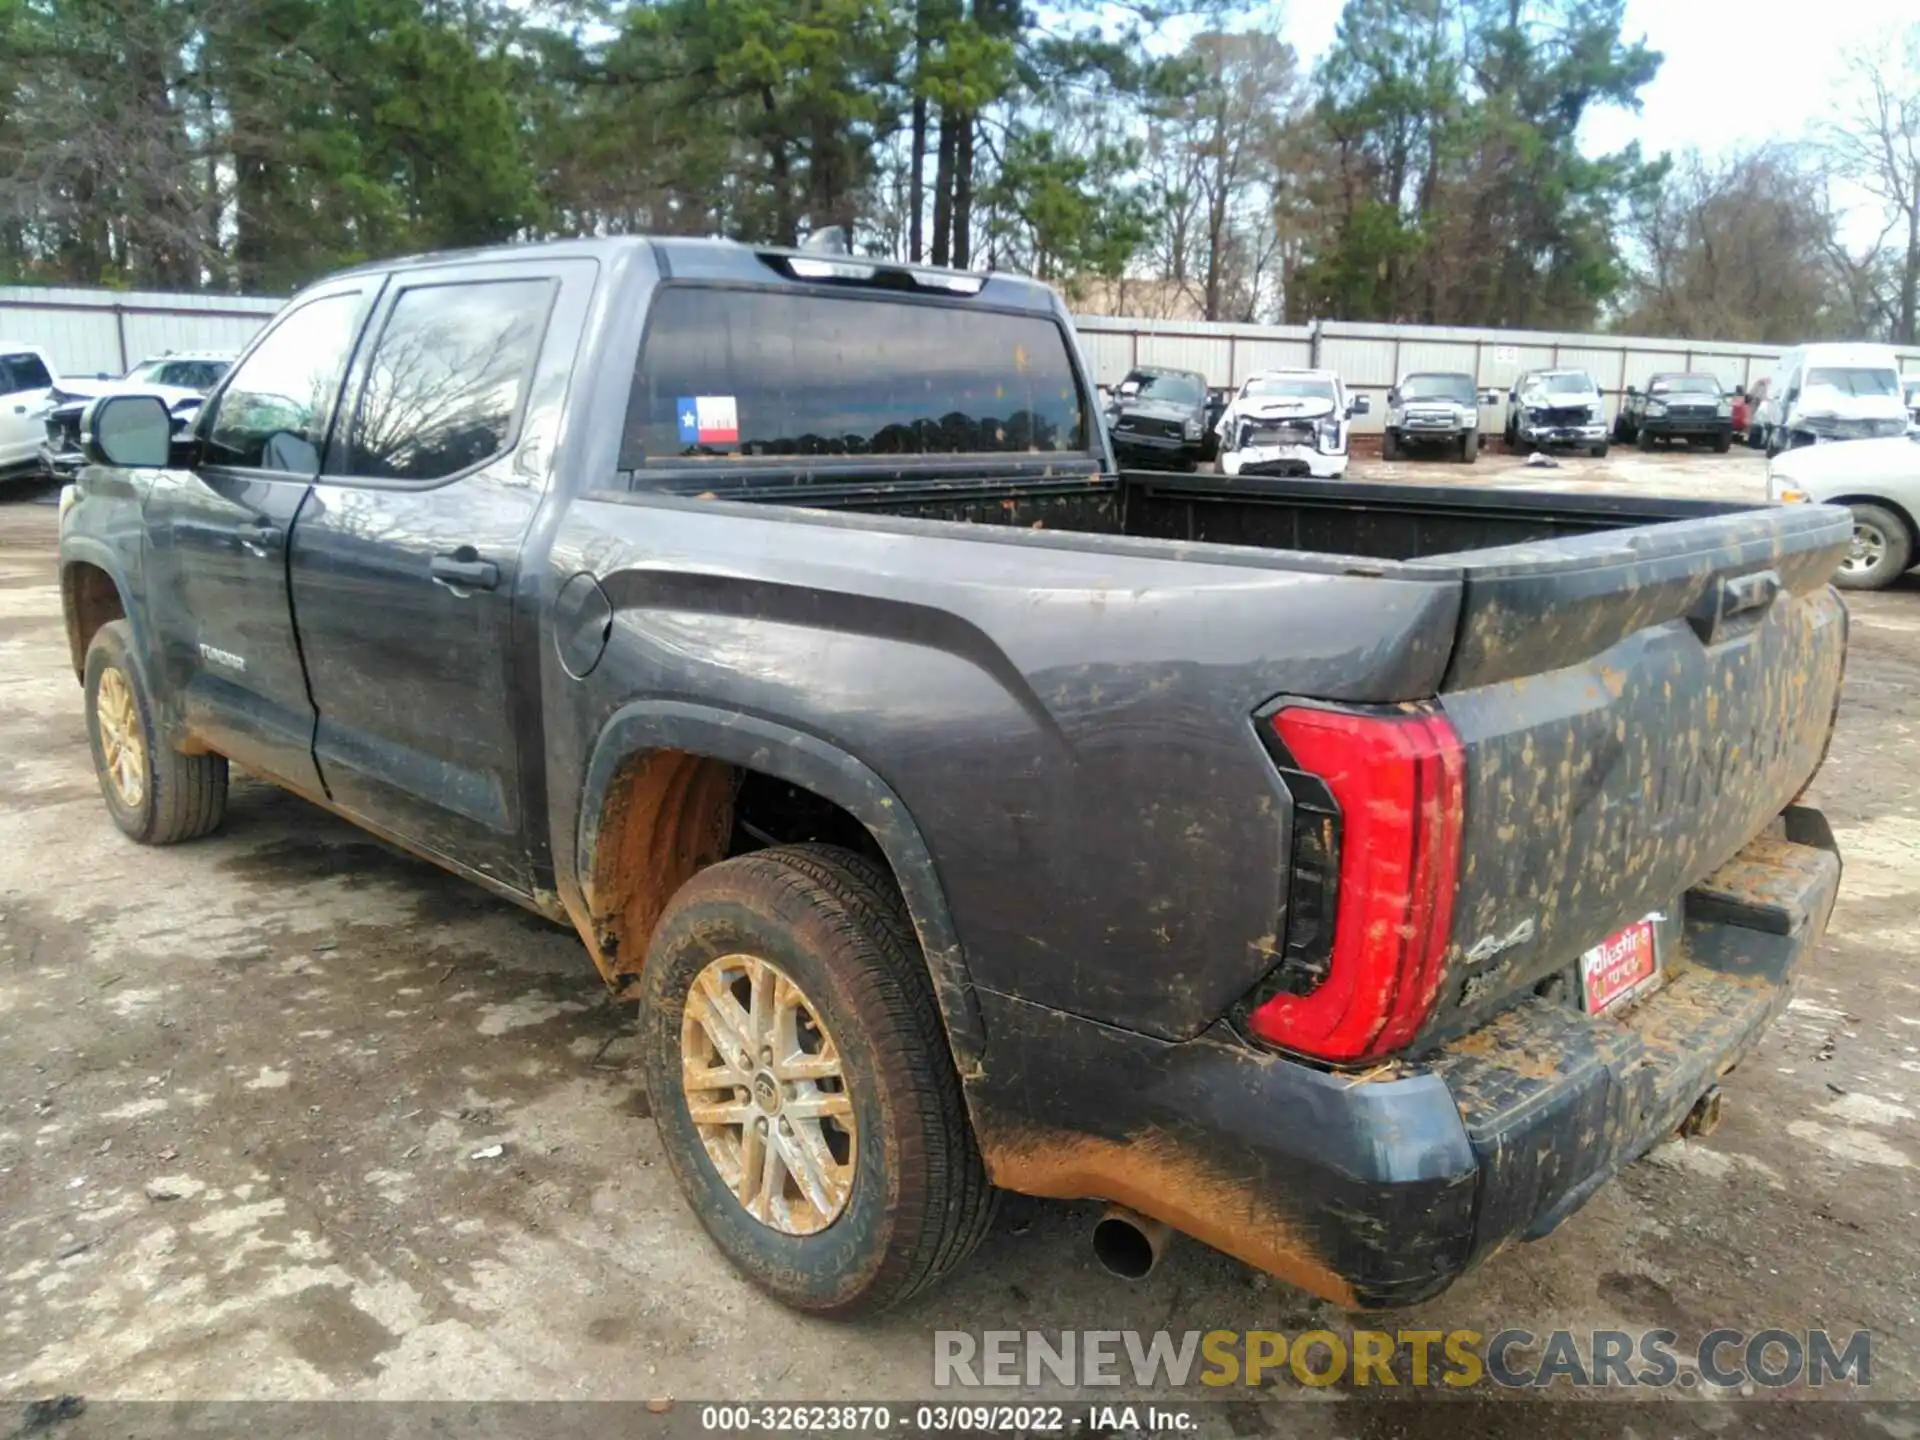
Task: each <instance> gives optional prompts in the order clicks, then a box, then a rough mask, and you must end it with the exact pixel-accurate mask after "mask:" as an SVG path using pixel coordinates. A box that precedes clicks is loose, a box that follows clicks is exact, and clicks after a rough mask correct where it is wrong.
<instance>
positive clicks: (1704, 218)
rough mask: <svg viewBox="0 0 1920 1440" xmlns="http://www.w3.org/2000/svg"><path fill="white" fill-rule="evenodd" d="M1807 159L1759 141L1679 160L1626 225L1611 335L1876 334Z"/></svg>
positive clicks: (1862, 278) (1866, 289)
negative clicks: (1628, 272) (1620, 302)
mask: <svg viewBox="0 0 1920 1440" xmlns="http://www.w3.org/2000/svg"><path fill="white" fill-rule="evenodd" d="M1812 162H1813V157H1811V156H1809V155H1807V154H1805V153H1802V152H1801V151H1797V150H1795V149H1793V148H1792V147H1788V146H1781V145H1765V146H1761V147H1759V148H1758V149H1754V150H1750V151H1746V152H1743V153H1739V154H1735V155H1732V156H1730V157H1727V158H1724V159H1708V158H1706V157H1703V156H1702V155H1700V154H1699V152H1697V151H1692V152H1689V153H1687V154H1686V155H1683V156H1682V157H1680V159H1679V160H1678V161H1677V162H1676V163H1675V165H1674V167H1673V170H1672V172H1671V173H1670V174H1669V175H1668V177H1667V179H1666V181H1665V182H1664V183H1663V184H1662V185H1661V187H1660V188H1659V190H1658V191H1657V192H1655V193H1654V195H1653V196H1651V197H1650V198H1649V199H1648V200H1647V202H1646V203H1645V204H1643V205H1642V206H1640V207H1639V208H1638V209H1637V210H1636V212H1635V214H1634V216H1633V219H1632V222H1631V223H1630V225H1629V227H1628V233H1627V237H1626V238H1627V240H1628V242H1629V248H1630V249H1631V250H1632V252H1633V253H1634V255H1635V258H1636V260H1637V265H1636V268H1635V275H1634V279H1633V283H1632V286H1631V288H1630V291H1629V303H1628V305H1627V308H1626V309H1625V312H1624V313H1623V314H1621V315H1620V316H1619V317H1617V320H1616V324H1617V326H1618V328H1620V329H1623V330H1628V331H1632V332H1636V333H1640V334H1649V335H1676V336H1697V337H1701V338H1709V337H1710V338H1714V339H1722V340H1748V341H1759V342H1771V343H1774V344H1792V343H1794V342H1796V341H1801V340H1814V339H1822V338H1826V337H1834V338H1839V337H1843V336H1848V335H1860V334H1866V333H1872V332H1875V331H1878V330H1880V329H1881V328H1882V326H1881V324H1880V323H1879V322H1880V320H1881V318H1882V317H1881V316H1880V315H1879V313H1878V312H1877V310H1876V308H1875V306H1874V305H1873V303H1872V299H1871V285H1870V284H1869V283H1868V281H1869V279H1870V276H1871V273H1872V270H1873V266H1872V262H1871V259H1870V258H1869V259H1867V260H1862V259H1859V258H1857V257H1855V256H1854V255H1853V253H1852V252H1851V251H1850V250H1849V249H1848V248H1847V246H1846V245H1845V243H1844V242H1843V241H1842V239H1841V236H1840V233H1839V226H1838V224H1837V222H1836V217H1835V216H1834V215H1833V213H1832V211H1831V209H1830V208H1829V205H1828V198H1827V197H1828V185H1827V180H1826V177H1825V175H1824V174H1823V173H1822V171H1821V170H1820V168H1819V167H1818V166H1817V165H1815V164H1814V163H1812Z"/></svg>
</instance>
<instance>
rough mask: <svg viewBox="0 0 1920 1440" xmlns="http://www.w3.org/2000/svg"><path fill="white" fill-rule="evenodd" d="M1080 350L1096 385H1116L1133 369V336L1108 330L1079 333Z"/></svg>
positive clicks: (1084, 330)
mask: <svg viewBox="0 0 1920 1440" xmlns="http://www.w3.org/2000/svg"><path fill="white" fill-rule="evenodd" d="M1080 348H1081V349H1082V350H1083V351H1084V352H1085V354H1086V357H1087V366H1088V368H1089V369H1091V370H1092V371H1093V383H1094V384H1096V385H1117V384H1119V383H1120V381H1121V380H1122V379H1123V378H1125V376H1126V373H1127V371H1129V370H1131V369H1132V368H1133V336H1131V335H1128V334H1123V333H1118V332H1115V331H1109V330H1088V329H1082V330H1081V331H1080Z"/></svg>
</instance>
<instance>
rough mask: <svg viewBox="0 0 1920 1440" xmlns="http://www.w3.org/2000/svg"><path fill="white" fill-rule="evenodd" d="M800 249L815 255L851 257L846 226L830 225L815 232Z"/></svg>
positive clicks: (802, 243)
mask: <svg viewBox="0 0 1920 1440" xmlns="http://www.w3.org/2000/svg"><path fill="white" fill-rule="evenodd" d="M800 248H801V249H802V250H805V251H807V252H809V253H810V254H814V255H851V254H852V253H853V251H852V250H851V249H849V248H848V246H847V232H846V229H845V227H844V226H840V225H828V226H826V227H825V228H823V229H820V230H816V231H814V232H813V233H812V234H811V235H809V236H807V238H806V239H805V240H804V241H803V242H801V245H800Z"/></svg>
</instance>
